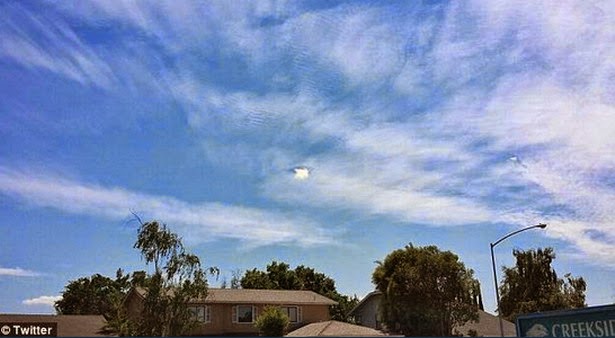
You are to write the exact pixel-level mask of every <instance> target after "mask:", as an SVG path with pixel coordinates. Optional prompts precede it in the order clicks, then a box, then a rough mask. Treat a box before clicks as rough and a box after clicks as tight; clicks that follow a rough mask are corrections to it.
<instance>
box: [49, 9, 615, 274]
mask: <svg viewBox="0 0 615 338" xmlns="http://www.w3.org/2000/svg"><path fill="white" fill-rule="evenodd" d="M91 4H92V6H91V7H90V6H84V5H76V6H72V5H70V6H67V5H65V4H62V3H60V4H58V6H59V7H61V8H62V10H63V11H65V12H68V13H72V14H75V17H78V18H80V19H81V20H84V21H86V22H89V23H100V22H103V21H104V20H112V21H113V22H120V23H122V24H125V25H130V26H133V27H137V28H139V29H140V30H141V31H142V32H144V33H145V34H146V36H148V37H151V38H152V39H154V40H155V41H156V43H161V44H162V45H163V47H164V48H165V50H166V51H167V52H169V53H170V54H172V55H173V57H175V58H176V59H177V60H178V63H179V64H181V65H182V66H184V69H182V71H179V72H177V73H173V72H171V74H166V75H167V76H168V77H167V78H166V80H167V81H168V82H169V91H168V92H167V94H168V95H170V96H172V97H173V98H174V99H176V100H177V101H178V102H179V103H180V104H181V105H182V107H183V108H184V110H185V111H186V113H187V115H188V121H189V124H190V126H191V128H192V129H193V130H196V131H197V134H198V136H199V137H202V138H203V141H202V142H203V144H204V145H205V146H204V148H205V151H206V156H207V158H208V159H209V160H210V161H212V162H215V163H216V164H221V163H223V162H225V161H230V162H232V166H233V167H246V168H251V169H250V170H252V168H258V169H259V175H257V176H258V177H259V178H260V179H261V181H262V182H261V187H262V192H263V195H264V196H266V197H268V198H271V199H274V200H276V201H278V202H282V203H284V202H285V203H291V204H302V205H303V204H306V203H307V204H309V205H312V206H315V207H328V206H331V205H333V206H335V207H336V208H339V209H352V210H355V211H357V212H358V214H360V215H365V214H368V215H373V214H377V215H385V216H390V217H394V218H395V219H397V220H402V221H403V222H407V223H409V224H413V223H417V222H419V223H426V224H432V225H439V226H443V225H464V224H468V223H477V222H478V223H482V222H487V223H488V222H505V223H509V224H513V225H525V224H526V223H528V222H531V221H532V220H536V219H538V220H541V221H542V220H546V221H548V220H551V221H552V223H553V226H551V227H549V229H548V230H547V232H546V234H547V235H548V236H552V237H555V238H558V239H563V240H565V241H566V242H568V243H569V244H570V245H571V247H573V248H574V249H575V250H577V251H578V253H579V254H580V255H582V256H586V257H591V258H596V259H595V260H593V261H595V262H597V263H598V264H605V265H609V266H613V265H615V262H614V261H613V258H609V257H613V256H612V255H611V256H609V255H603V254H601V252H607V253H610V252H612V251H610V250H612V248H613V247H615V244H613V241H612V239H611V236H610V235H609V234H610V233H612V227H611V226H610V225H609V224H612V222H611V221H612V216H611V213H610V211H609V208H608V206H609V205H612V200H613V187H614V186H615V183H613V182H615V177H613V169H614V168H615V160H614V157H613V154H614V152H613V151H612V149H613V148H615V145H614V144H613V138H612V135H613V134H615V130H613V126H615V121H614V120H613V116H615V113H614V111H613V102H615V97H614V95H613V93H615V90H614V89H615V84H614V82H613V74H615V64H614V61H613V60H615V55H614V54H615V48H613V43H612V42H613V34H614V33H613V32H615V29H613V25H614V23H615V20H613V11H612V10H611V7H612V6H611V5H610V4H609V3H608V2H603V1H595V2H577V1H560V2H558V3H557V4H545V3H544V2H539V1H536V2H531V1H528V2H524V3H523V4H510V3H508V2H504V1H489V2H484V1H472V2H465V3H458V2H455V3H450V4H437V5H430V6H427V8H424V7H422V6H419V5H415V4H411V5H406V6H403V5H396V4H395V5H369V4H361V5H357V6H354V5H352V4H350V5H348V4H346V5H335V6H334V5H332V6H330V7H327V8H321V9H309V10H307V9H305V8H302V6H301V5H296V4H284V3H277V4H273V3H269V2H257V3H249V4H240V5H238V6H237V7H233V8H232V9H230V8H224V7H225V6H218V5H216V4H211V5H210V4H204V3H198V4H197V3H184V4H181V5H179V6H174V5H173V6H172V5H170V3H167V2H157V3H134V2H121V3H119V5H116V4H115V3H114V5H109V3H107V2H104V1H95V2H92V3H91ZM173 4H174V3H173ZM95 9H96V10H95ZM160 13H165V14H169V15H160ZM202 17H207V18H208V20H203V19H202ZM408 22H411V23H412V24H408ZM205 41H210V42H215V46H217V48H216V49H215V51H216V53H213V54H207V55H209V56H210V59H213V60H220V59H224V60H225V62H223V63H218V64H217V67H215V68H212V69H207V70H209V73H215V72H216V71H218V68H220V67H222V68H224V69H225V70H227V71H228V74H231V75H232V78H233V79H235V81H228V82H225V83H224V84H220V83H217V82H216V81H215V80H212V79H211V78H212V77H215V76H204V75H203V74H208V72H207V71H203V70H202V69H194V68H195V67H194V64H195V60H193V59H192V58H191V57H190V55H191V53H185V54H182V51H189V50H191V48H195V47H194V46H196V45H197V44H204V42H205ZM267 65H268V67H267ZM271 65H274V66H271ZM225 67H226V68H225ZM234 69H242V71H241V72H240V73H236V72H235V71H234ZM216 74H217V73H216ZM228 74H226V73H225V75H228ZM225 78H226V77H225ZM246 83H249V84H252V86H247V85H246ZM198 132H200V133H198ZM239 135H241V136H242V137H241V138H239V137H237V136H239ZM244 137H245V138H249V139H248V140H246V139H244ZM236 139H242V140H244V141H237V142H235V140H236ZM228 140H233V142H229V141H228ZM307 147H313V148H314V149H318V151H317V152H315V153H309V152H307V151H306V148H307ZM229 152H232V153H235V154H239V155H241V156H233V157H232V158H231V157H229V156H227V154H228V153H229ZM513 155H514V156H516V157H517V158H518V159H520V161H521V162H520V163H523V166H520V165H518V163H519V162H517V163H513V162H511V161H508V159H509V158H510V157H511V156H513ZM297 165H307V166H309V167H310V169H312V168H313V170H311V172H310V173H311V174H310V179H309V180H303V181H297V180H292V179H291V178H290V177H289V176H283V175H280V172H286V171H287V170H288V168H293V167H296V166H297ZM596 248H600V250H596Z"/></svg>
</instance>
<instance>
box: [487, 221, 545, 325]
mask: <svg viewBox="0 0 615 338" xmlns="http://www.w3.org/2000/svg"><path fill="white" fill-rule="evenodd" d="M546 227H547V225H546V224H544V223H540V224H536V225H532V226H529V227H527V228H523V229H520V230H517V231H513V232H511V233H509V234H508V235H506V236H504V237H502V238H500V239H498V240H497V241H495V242H494V243H489V246H490V247H491V265H492V266H493V281H494V283H495V300H496V301H497V303H498V318H499V321H500V336H501V337H504V323H503V322H502V309H500V292H499V290H498V275H497V273H496V270H495V256H494V255H493V247H495V246H496V245H498V244H499V243H500V242H502V241H503V240H505V239H507V238H508V237H510V236H513V235H516V234H518V233H520V232H523V231H525V230H530V229H534V228H540V229H544V228H546Z"/></svg>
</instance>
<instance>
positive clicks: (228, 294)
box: [125, 288, 337, 335]
mask: <svg viewBox="0 0 615 338" xmlns="http://www.w3.org/2000/svg"><path fill="white" fill-rule="evenodd" d="M146 292H147V291H146V290H145V289H143V288H134V289H132V290H131V291H130V292H129V294H128V295H127V298H126V302H125V305H126V308H127V312H128V315H129V316H130V317H132V318H136V317H138V316H139V314H140V312H141V309H142V302H143V300H144V299H145V295H146ZM336 304H337V302H335V301H333V300H331V299H329V298H327V297H324V296H321V295H319V294H317V293H316V292H313V291H306V290H255V289H214V288H210V289H208V290H207V297H206V298H205V299H195V300H193V301H191V302H190V303H189V304H188V307H189V308H190V309H191V310H192V312H193V313H194V314H195V317H196V320H197V322H198V325H197V328H196V329H195V330H194V332H192V333H193V334H194V335H257V334H258V329H257V328H256V327H255V326H254V322H255V320H256V318H257V316H258V314H259V313H261V312H262V311H263V309H264V307H265V306H268V305H275V306H279V307H280V308H281V309H282V310H283V311H285V312H286V314H288V317H289V319H290V327H289V330H294V329H296V328H298V327H300V326H303V325H305V324H309V323H315V322H322V321H327V320H329V319H330V317H329V307H330V306H331V305H336Z"/></svg>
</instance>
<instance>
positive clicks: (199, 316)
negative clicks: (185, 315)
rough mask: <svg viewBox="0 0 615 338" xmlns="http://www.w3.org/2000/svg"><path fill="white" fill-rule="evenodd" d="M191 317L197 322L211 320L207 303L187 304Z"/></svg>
mask: <svg viewBox="0 0 615 338" xmlns="http://www.w3.org/2000/svg"><path fill="white" fill-rule="evenodd" d="M188 310H189V311H190V313H191V317H192V319H194V320H196V321H197V322H199V323H209V322H211V310H210V308H209V306H207V305H193V306H188Z"/></svg>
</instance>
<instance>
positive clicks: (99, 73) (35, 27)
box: [0, 4, 115, 88]
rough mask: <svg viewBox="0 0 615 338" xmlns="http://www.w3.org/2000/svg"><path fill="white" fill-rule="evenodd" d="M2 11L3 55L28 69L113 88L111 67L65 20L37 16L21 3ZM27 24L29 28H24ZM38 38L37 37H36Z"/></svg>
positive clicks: (0, 44)
mask: <svg viewBox="0 0 615 338" xmlns="http://www.w3.org/2000/svg"><path fill="white" fill-rule="evenodd" d="M3 8H4V10H5V11H3V14H0V18H2V21H3V25H1V26H0V57H2V58H5V59H9V60H11V61H12V62H15V63H17V64H20V65H21V66H24V67H26V68H29V69H42V70H46V71H49V72H52V73H55V74H57V75H60V76H63V77H66V78H68V79H71V80H73V81H76V82H78V83H80V84H82V85H92V86H97V87H102V88H110V87H111V85H112V84H113V82H114V81H115V77H114V75H113V72H112V70H111V68H110V66H109V65H108V64H107V63H106V62H105V61H103V60H102V59H101V58H100V57H99V56H98V55H97V52H96V51H95V50H93V49H92V48H90V47H88V46H86V45H85V44H84V43H83V42H82V41H81V40H80V39H79V38H78V36H77V35H76V34H75V32H74V31H73V30H72V29H71V28H70V27H69V26H67V25H66V24H64V23H63V22H62V21H59V20H55V21H54V20H48V19H45V18H41V17H37V16H35V15H33V14H31V13H29V12H28V11H27V10H25V9H23V8H22V7H21V6H20V5H19V4H13V5H10V4H9V5H6V6H4V7H3ZM23 27H28V29H30V31H25V30H24V29H25V28H23ZM35 37H36V38H35Z"/></svg>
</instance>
